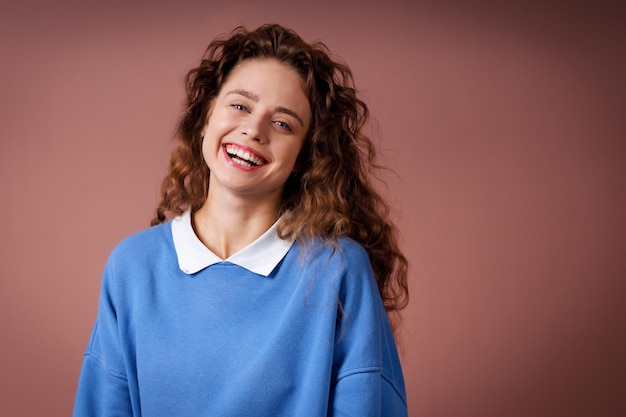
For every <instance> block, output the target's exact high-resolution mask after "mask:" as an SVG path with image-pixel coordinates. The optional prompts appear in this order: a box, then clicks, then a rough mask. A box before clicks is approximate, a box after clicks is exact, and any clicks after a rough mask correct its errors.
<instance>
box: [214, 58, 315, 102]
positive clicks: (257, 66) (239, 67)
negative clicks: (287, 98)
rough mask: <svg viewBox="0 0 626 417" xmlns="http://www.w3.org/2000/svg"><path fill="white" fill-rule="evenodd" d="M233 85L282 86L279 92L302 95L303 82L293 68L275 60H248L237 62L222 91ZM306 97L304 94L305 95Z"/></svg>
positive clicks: (303, 89) (303, 90)
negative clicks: (300, 93)
mask: <svg viewBox="0 0 626 417" xmlns="http://www.w3.org/2000/svg"><path fill="white" fill-rule="evenodd" d="M234 83H238V84H240V83H248V84H258V86H259V87H260V86H264V85H268V84H270V85H272V84H271V83H274V84H275V85H273V86H274V87H276V86H278V85H283V86H284V87H285V88H283V89H281V90H285V91H288V90H294V93H295V92H302V93H303V94H304V92H305V88H304V84H305V83H304V80H303V78H302V77H301V76H300V74H299V73H298V72H297V71H296V70H295V68H293V67H291V66H289V65H288V64H285V63H283V62H281V61H279V60H277V59H275V58H250V59H245V60H243V61H239V62H238V63H237V64H236V65H235V66H234V67H233V69H232V70H231V71H230V73H229V74H228V75H227V77H226V79H225V81H224V83H223V84H222V90H224V87H225V86H227V85H232V84H234ZM305 95H306V94H305Z"/></svg>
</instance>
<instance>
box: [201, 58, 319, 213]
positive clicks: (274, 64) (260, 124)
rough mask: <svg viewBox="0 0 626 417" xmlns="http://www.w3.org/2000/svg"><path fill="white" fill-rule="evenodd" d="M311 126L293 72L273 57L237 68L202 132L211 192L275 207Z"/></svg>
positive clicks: (229, 78) (253, 61)
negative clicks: (271, 202) (272, 202)
mask: <svg viewBox="0 0 626 417" xmlns="http://www.w3.org/2000/svg"><path fill="white" fill-rule="evenodd" d="M310 122H311V108H310V105H309V100H308V99H307V97H306V94H305V92H304V87H303V82H302V80H301V78H300V76H299V75H298V73H297V72H296V71H295V70H294V69H292V68H291V67H289V66H287V65H286V64H283V63H281V62H279V61H277V60H274V59H249V60H245V61H242V62H240V63H239V64H237V65H236V66H235V67H234V68H233V70H232V71H231V73H230V74H229V76H228V78H227V79H226V82H225V83H224V84H223V85H222V87H221V90H220V92H219V95H218V96H217V97H216V98H215V100H214V101H213V103H212V106H211V109H210V111H209V117H208V121H207V124H206V126H205V128H204V141H203V144H202V153H203V156H204V160H205V161H206V163H207V165H208V167H209V169H210V170H211V175H210V177H209V178H210V179H209V187H210V189H211V191H212V192H213V191H216V192H217V191H225V192H229V193H234V194H237V195H238V196H243V197H250V198H262V199H272V200H275V202H276V203H277V204H278V203H279V201H280V197H281V194H282V190H283V187H284V185H285V181H287V178H288V177H289V175H290V174H292V173H293V172H294V169H295V168H296V166H295V165H296V160H297V158H298V155H299V153H300V150H301V149H302V146H303V143H304V139H305V136H306V134H307V131H308V128H309V124H310ZM214 187H215V188H214Z"/></svg>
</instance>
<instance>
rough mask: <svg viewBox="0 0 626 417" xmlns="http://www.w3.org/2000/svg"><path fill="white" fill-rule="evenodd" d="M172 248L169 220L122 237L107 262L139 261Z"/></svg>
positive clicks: (154, 256) (155, 256) (152, 257)
mask: <svg viewBox="0 0 626 417" xmlns="http://www.w3.org/2000/svg"><path fill="white" fill-rule="evenodd" d="M171 249H173V242H172V232H171V222H167V223H163V224H160V225H157V226H152V227H149V228H147V229H144V230H141V231H139V232H136V233H133V234H132V235H130V236H128V237H126V238H124V239H123V240H122V241H120V242H119V243H118V244H117V245H116V246H115V248H114V249H113V250H112V252H111V255H110V256H109V261H108V263H127V262H132V263H141V261H142V260H147V259H155V258H158V257H160V256H162V255H163V252H164V251H169V250H171Z"/></svg>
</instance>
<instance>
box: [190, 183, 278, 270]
mask: <svg viewBox="0 0 626 417" xmlns="http://www.w3.org/2000/svg"><path fill="white" fill-rule="evenodd" d="M217 194H220V195H217ZM221 194H222V193H218V192H216V191H214V192H211V187H209V193H208V195H207V199H206V201H205V203H204V205H203V206H202V207H201V208H200V209H199V210H198V211H197V212H196V213H195V214H194V215H193V217H192V224H193V227H194V230H195V232H196V235H197V236H198V238H199V239H200V241H202V243H204V245H205V246H206V247H207V248H209V249H210V250H211V251H212V252H213V253H215V254H216V255H217V256H219V257H220V258H222V259H227V258H228V257H230V256H231V255H233V254H234V253H236V252H238V251H240V250H241V249H243V248H245V247H246V246H247V245H249V244H250V243H252V242H254V241H255V240H256V239H257V238H259V237H260V236H261V235H262V234H263V233H265V232H266V231H267V229H269V228H270V227H271V226H272V225H273V224H274V223H275V222H276V220H277V218H278V204H279V203H278V202H274V201H267V200H265V201H258V200H255V199H250V198H241V197H238V196H235V195H232V194H226V195H221Z"/></svg>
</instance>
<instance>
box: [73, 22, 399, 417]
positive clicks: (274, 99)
mask: <svg viewBox="0 0 626 417" xmlns="http://www.w3.org/2000/svg"><path fill="white" fill-rule="evenodd" d="M187 93H188V101H187V107H186V112H185V114H184V116H183V118H182V120H181V122H180V124H179V128H178V139H179V141H178V146H177V148H176V149H175V150H174V152H173V153H172V156H171V161H170V169H169V173H168V175H167V176H166V178H165V180H164V182H163V186H162V192H163V199H162V201H161V204H160V205H159V207H158V208H157V215H156V218H155V219H154V220H153V222H152V224H153V226H154V227H152V228H150V229H147V230H144V231H142V232H139V233H137V234H135V235H132V236H130V237H129V238H127V239H125V240H124V241H122V242H121V243H120V244H119V245H118V246H117V247H116V248H115V249H114V251H113V253H112V254H111V256H110V258H109V260H108V262H107V264H106V267H105V271H104V274H103V281H102V291H101V298H100V305H99V310H98V316H97V319H96V324H95V326H94V329H93V332H92V336H91V339H90V341H89V344H88V347H87V351H86V353H85V359H84V363H83V369H82V373H81V378H80V382H79V387H78V391H77V396H76V403H75V409H74V415H75V416H76V417H78V416H81V417H82V416H113V415H114V416H183V417H184V416H189V417H199V416H225V415H229V416H250V415H255V416H279V417H280V416H299V417H306V416H311V417H313V416H316V417H319V416H323V415H328V416H406V414H407V407H406V393H405V387H404V380H403V375H402V370H401V367H400V361H399V359H398V353H397V350H396V346H395V342H394V337H393V331H392V327H391V325H390V321H389V317H392V315H393V313H394V312H396V311H398V310H399V309H401V308H403V307H404V306H405V305H406V302H407V283H406V275H407V262H406V259H405V258H404V256H403V255H402V253H401V252H400V251H399V249H398V246H397V243H396V237H395V229H394V227H393V225H392V224H391V223H390V222H389V220H388V217H387V207H386V205H385V204H384V202H383V201H382V199H381V197H380V196H379V195H378V194H377V193H376V192H375V191H374V189H373V187H372V186H371V184H370V180H369V177H368V174H369V172H370V170H371V168H375V167H377V165H376V164H375V162H374V156H375V149H374V147H373V145H372V142H371V141H370V139H369V138H367V137H366V136H365V135H363V134H362V132H361V129H362V127H363V125H364V123H365V122H366V120H367V106H366V105H365V103H363V102H362V101H361V100H360V99H358V98H357V96H356V90H355V89H354V86H353V82H352V75H351V72H350V70H349V69H348V67H346V66H345V65H343V64H341V63H338V62H335V61H333V60H332V59H331V58H330V56H329V53H328V51H327V49H326V47H325V46H323V45H321V44H315V45H309V44H307V43H305V42H304V41H303V40H302V39H301V38H300V37H299V36H298V35H297V34H295V33H294V32H293V31H290V30H287V29H285V28H283V27H281V26H278V25H266V26H262V27H260V28H259V29H257V30H255V31H247V30H245V29H243V28H238V29H236V30H235V31H234V32H233V33H232V34H231V35H230V36H229V37H227V38H224V39H217V40H215V41H213V42H212V43H211V44H210V45H209V48H208V49H207V52H206V54H205V56H204V58H203V59H202V61H201V63H200V65H199V66H198V67H197V68H195V69H193V70H191V71H190V72H189V74H188V76H187Z"/></svg>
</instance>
